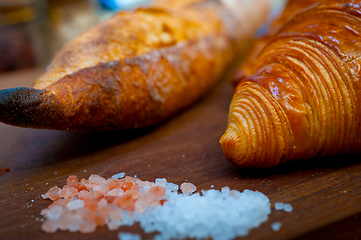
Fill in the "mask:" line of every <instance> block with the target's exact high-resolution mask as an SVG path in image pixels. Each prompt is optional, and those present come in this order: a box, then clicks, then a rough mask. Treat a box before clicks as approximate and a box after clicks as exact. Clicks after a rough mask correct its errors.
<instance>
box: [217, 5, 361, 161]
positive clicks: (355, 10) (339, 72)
mask: <svg viewBox="0 0 361 240" xmlns="http://www.w3.org/2000/svg"><path fill="white" fill-rule="evenodd" d="M285 11H288V8H287V9H286V10H285ZM360 12H361V5H360V4H358V2H356V1H351V0H342V1H336V0H329V1H321V2H319V3H315V4H313V5H311V6H309V7H307V8H305V9H302V10H300V11H294V14H293V15H292V14H291V15H292V16H291V17H290V18H289V19H288V20H287V21H285V22H284V23H283V24H282V26H280V27H279V28H278V30H277V32H276V33H275V34H274V35H273V36H272V37H271V38H270V39H269V40H268V42H267V43H266V44H264V47H263V48H262V49H261V50H260V51H259V53H258V55H257V57H256V60H255V61H253V62H252V63H251V64H250V65H249V66H251V67H250V68H249V69H248V70H249V71H250V73H251V75H250V76H247V77H245V78H243V79H242V80H241V81H240V82H239V83H238V85H237V87H236V90H235V93H234V95H233V100H232V103H231V106H230V113H229V119H228V127H227V130H226V132H225V133H224V135H223V136H222V137H221V139H220V143H221V146H222V149H223V153H224V155H225V156H226V158H227V159H228V160H229V161H231V162H233V163H235V164H237V165H239V166H242V167H272V166H275V165H277V164H279V163H280V162H287V161H290V160H297V159H307V158H313V157H317V156H332V155H335V154H344V153H355V152H360V151H361V124H360V120H361V85H360V66H361V58H360V56H361V47H360V46H361V44H360V43H361V34H360V33H361V15H360ZM287 14H288V13H285V15H287Z"/></svg>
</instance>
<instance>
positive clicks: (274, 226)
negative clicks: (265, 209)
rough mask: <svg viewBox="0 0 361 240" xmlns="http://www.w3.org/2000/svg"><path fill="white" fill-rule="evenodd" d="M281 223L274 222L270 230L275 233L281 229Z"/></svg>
mask: <svg viewBox="0 0 361 240" xmlns="http://www.w3.org/2000/svg"><path fill="white" fill-rule="evenodd" d="M281 227H282V223H281V222H274V223H272V224H271V228H272V230H273V231H275V232H277V231H279V230H280V229H281Z"/></svg>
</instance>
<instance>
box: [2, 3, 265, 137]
mask: <svg viewBox="0 0 361 240" xmlns="http://www.w3.org/2000/svg"><path fill="white" fill-rule="evenodd" d="M251 2H252V4H250V3H251ZM269 7H270V6H269V4H268V1H267V0H256V1H254V0H253V1H251V0H248V1H242V2H241V1H237V0H223V1H217V0H181V1H171V0H158V1H155V2H154V3H153V4H152V5H151V6H149V7H148V8H140V9H137V10H135V11H132V12H120V13H117V14H116V15H115V16H114V17H113V18H111V19H109V20H107V21H105V22H103V23H101V24H99V25H98V26H96V27H94V28H93V29H91V30H89V31H87V32H85V33H84V34H82V35H80V36H79V37H77V38H76V39H74V40H73V41H71V42H70V43H68V44H67V45H66V46H64V47H63V48H62V49H61V50H60V52H58V53H57V54H56V56H55V57H54V59H53V61H52V62H51V64H50V65H49V67H48V69H47V70H46V72H45V73H44V74H43V75H42V76H41V77H40V78H39V79H37V80H36V81H35V84H34V86H33V88H22V87H19V88H12V89H5V90H2V91H0V121H1V122H4V123H6V124H11V125H15V126H20V127H30V128H44V129H57V130H67V131H80V132H87V131H109V130H118V129H131V128H139V127H146V126H150V125H154V124H158V123H160V122H162V121H164V120H166V119H167V118H169V117H171V116H173V115H174V114H176V113H178V112H179V111H180V110H182V109H184V108H186V107H188V106H189V105H191V104H192V103H194V102H195V101H196V100H197V99H199V98H200V97H201V96H202V95H204V93H205V92H206V91H207V90H209V89H210V88H211V87H212V86H213V85H214V83H215V82H216V80H217V79H218V78H219V77H220V75H221V74H222V72H223V71H225V69H226V68H227V66H228V64H229V63H230V62H231V61H232V59H233V58H234V57H235V56H236V53H237V52H239V50H240V49H241V48H242V46H243V45H244V44H245V40H246V39H247V38H250V37H251V36H252V35H253V34H254V32H255V31H256V30H257V28H258V27H259V26H260V25H261V24H262V22H263V21H264V20H265V18H266V16H267V13H268V11H269Z"/></svg>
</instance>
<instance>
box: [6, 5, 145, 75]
mask: <svg viewBox="0 0 361 240" xmlns="http://www.w3.org/2000/svg"><path fill="white" fill-rule="evenodd" d="M148 2H149V0H0V73H1V72H6V71H14V70H18V69H23V68H30V67H36V66H46V65H47V64H48V63H49V62H50V61H51V58H52V57H53V56H54V54H55V53H56V52H57V51H58V50H59V49H60V48H61V47H62V46H63V45H64V44H65V43H66V42H68V41H70V40H71V39H73V38H74V37H76V36H77V35H79V34H80V33H82V32H84V31H86V30H87V29H89V28H90V27H92V26H93V25H95V24H97V23H99V22H100V21H103V20H105V19H107V18H109V17H110V16H112V15H113V14H114V13H115V12H116V11H119V10H123V9H133V8H136V7H137V6H140V5H146V4H147V3H148Z"/></svg>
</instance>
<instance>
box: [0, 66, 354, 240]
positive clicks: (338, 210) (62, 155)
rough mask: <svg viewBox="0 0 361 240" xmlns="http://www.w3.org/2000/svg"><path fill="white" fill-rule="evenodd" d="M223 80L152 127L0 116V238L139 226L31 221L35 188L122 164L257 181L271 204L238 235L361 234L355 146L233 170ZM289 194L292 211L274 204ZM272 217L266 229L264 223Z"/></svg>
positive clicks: (207, 180)
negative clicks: (54, 123) (35, 125)
mask: <svg viewBox="0 0 361 240" xmlns="http://www.w3.org/2000/svg"><path fill="white" fill-rule="evenodd" d="M42 72H43V69H32V70H26V71H21V72H15V73H8V74H2V75H0V89H3V88H8V87H16V86H31V84H32V82H33V81H34V79H36V78H37V77H38V76H39V75H40V74H41V73H42ZM232 92H233V88H232V86H231V84H229V78H228V77H226V78H225V79H224V80H223V81H221V82H220V83H219V84H218V85H217V86H216V87H215V88H214V89H213V90H212V91H211V92H210V93H209V94H208V95H207V96H205V97H204V98H203V99H202V100H201V101H199V102H198V103H197V104H196V105H194V106H193V107H191V108H189V109H188V110H186V111H184V112H183V113H181V114H179V115H178V116H176V117H174V118H173V119H171V120H169V121H167V122H165V123H163V124H161V125H159V126H155V127H151V128H147V129H139V130H132V131H116V132H104V133H85V134H81V133H71V132H61V131H50V130H35V129H23V128H17V127H12V126H7V125H4V124H1V125H0V168H5V167H9V168H10V172H5V173H3V174H2V175H1V176H0V213H1V215H0V239H48V238H50V239H117V233H118V232H119V231H123V232H132V233H140V234H141V235H142V237H143V239H151V238H152V237H153V236H154V234H153V235H150V234H144V233H143V231H142V230H141V229H140V228H139V226H138V225H135V226H133V227H130V228H129V227H123V228H121V229H120V230H119V231H109V230H108V229H107V228H106V227H101V228H98V229H97V231H96V232H95V233H93V234H88V235H84V234H79V233H69V232H57V233H55V234H46V233H44V232H42V231H41V230H40V226H41V222H40V221H37V220H36V219H37V218H41V216H40V211H41V209H43V208H46V207H47V206H48V205H49V204H50V203H51V202H50V201H49V200H43V199H41V198H39V197H40V195H41V194H43V193H45V192H46V191H47V190H48V189H49V188H50V187H51V186H55V185H58V186H60V187H62V186H63V185H64V183H65V182H66V178H67V177H68V176H69V175H72V174H74V175H76V176H78V178H83V177H84V178H88V177H89V175H90V174H99V175H102V176H104V177H110V176H112V175H113V174H115V173H119V172H126V174H127V175H130V176H133V175H137V176H138V177H139V178H140V179H142V180H149V181H154V180H155V178H159V177H164V178H166V179H167V180H168V181H170V182H173V183H176V184H181V183H182V182H184V181H185V180H187V181H188V182H192V183H194V184H195V185H196V186H197V187H198V189H199V190H201V189H204V190H206V189H210V188H211V185H214V188H215V189H220V188H221V187H223V186H229V187H230V188H231V189H237V190H239V191H242V190H244V189H251V190H257V191H260V192H262V193H264V194H266V195H267V196H268V197H269V199H270V201H271V203H272V213H271V215H270V216H269V220H268V221H267V222H266V223H264V224H262V225H261V226H260V227H259V228H257V229H253V230H252V231H251V232H250V234H249V236H248V237H244V238H243V239H357V237H359V239H361V197H360V196H361V174H360V172H361V155H353V156H337V157H328V158H323V159H310V160H307V161H296V162H291V163H287V164H284V165H281V166H278V167H275V168H272V169H252V170H247V169H240V168H238V167H237V166H234V165H232V164H230V163H229V162H228V161H227V160H226V159H225V158H224V156H223V154H222V150H221V147H220V145H219V143H218V140H219V138H220V136H221V135H222V134H223V132H224V130H225V128H226V123H227V114H228V105H229V103H230V100H231V95H232ZM275 202H285V203H291V204H292V206H293V212H291V213H286V212H284V211H277V210H275V209H274V203H275ZM278 221H279V222H281V223H282V227H281V229H280V230H279V231H277V232H275V231H273V230H272V229H271V224H272V223H274V222H278Z"/></svg>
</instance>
